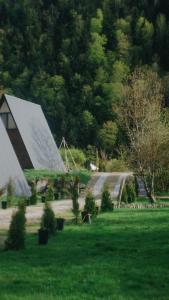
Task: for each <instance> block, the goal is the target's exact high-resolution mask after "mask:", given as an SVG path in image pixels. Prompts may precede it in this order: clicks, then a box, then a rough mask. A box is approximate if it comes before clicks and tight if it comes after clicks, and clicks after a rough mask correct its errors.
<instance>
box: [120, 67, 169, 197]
mask: <svg viewBox="0 0 169 300" xmlns="http://www.w3.org/2000/svg"><path fill="white" fill-rule="evenodd" d="M162 101H163V94H162V85H161V81H160V79H159V77H158V74H157V73H156V72H154V71H151V70H149V69H147V68H146V69H143V70H142V69H137V70H135V72H134V73H133V75H132V76H131V77H130V84H129V85H128V86H127V87H126V97H125V100H123V103H122V104H121V106H120V108H119V110H118V113H119V117H120V120H121V123H122V124H123V126H124V128H125V130H126V133H127V135H128V139H129V143H130V145H129V155H128V158H129V161H130V165H131V166H132V168H133V169H134V170H135V171H136V173H137V174H138V176H139V177H140V178H141V179H142V181H143V182H144V185H145V188H146V192H147V195H148V197H149V199H150V201H151V202H155V196H154V179H155V176H156V174H157V173H158V171H159V169H160V168H161V167H164V168H165V167H166V166H167V165H168V164H169V154H168V147H169V127H168V124H167V123H165V122H164V121H163V120H162V116H163V114H162Z"/></svg>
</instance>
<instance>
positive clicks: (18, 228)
mask: <svg viewBox="0 0 169 300" xmlns="http://www.w3.org/2000/svg"><path fill="white" fill-rule="evenodd" d="M25 211H26V209H25V203H24V202H20V203H19V206H18V210H17V211H16V212H15V213H14V214H13V215H12V220H11V223H10V227H9V231H8V237H7V240H6V241H5V249H6V250H20V249H23V248H24V247H25V232H26V229H25V227H26V217H25Z"/></svg>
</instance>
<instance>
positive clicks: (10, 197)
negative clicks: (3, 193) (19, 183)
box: [7, 179, 14, 207]
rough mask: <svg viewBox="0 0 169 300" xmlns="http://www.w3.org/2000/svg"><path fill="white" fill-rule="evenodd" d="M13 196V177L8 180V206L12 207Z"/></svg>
mask: <svg viewBox="0 0 169 300" xmlns="http://www.w3.org/2000/svg"><path fill="white" fill-rule="evenodd" d="M13 196H14V187H13V182H12V179H10V180H9V182H8V185H7V205H8V207H11V205H12V201H13Z"/></svg>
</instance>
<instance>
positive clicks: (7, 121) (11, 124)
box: [0, 113, 16, 129]
mask: <svg viewBox="0 0 169 300" xmlns="http://www.w3.org/2000/svg"><path fill="white" fill-rule="evenodd" d="M0 116H1V119H2V121H3V123H4V125H5V127H6V129H15V128H16V124H15V121H14V119H13V117H12V115H11V113H0Z"/></svg>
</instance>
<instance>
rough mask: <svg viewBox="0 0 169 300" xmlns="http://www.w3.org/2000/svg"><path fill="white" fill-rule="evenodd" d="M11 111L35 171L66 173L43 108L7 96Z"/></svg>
mask: <svg viewBox="0 0 169 300" xmlns="http://www.w3.org/2000/svg"><path fill="white" fill-rule="evenodd" d="M5 98H6V101H7V103H8V106H9V108H10V111H11V113H12V115H13V117H14V120H15V123H16V125H17V128H18V130H19V132H20V135H21V137H22V140H23V142H24V144H25V147H26V149H27V152H28V154H29V157H30V159H31V162H32V165H33V167H34V168H35V169H53V170H56V171H61V172H65V171H66V169H65V166H64V163H63V160H62V158H61V155H60V152H59V150H58V148H57V146H56V143H55V141H54V138H53V136H52V133H51V131H50V128H49V126H48V124H47V121H46V119H45V116H44V114H43V111H42V109H41V106H40V105H38V104H34V103H32V102H29V101H25V100H22V99H19V98H16V97H13V96H9V95H5Z"/></svg>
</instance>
